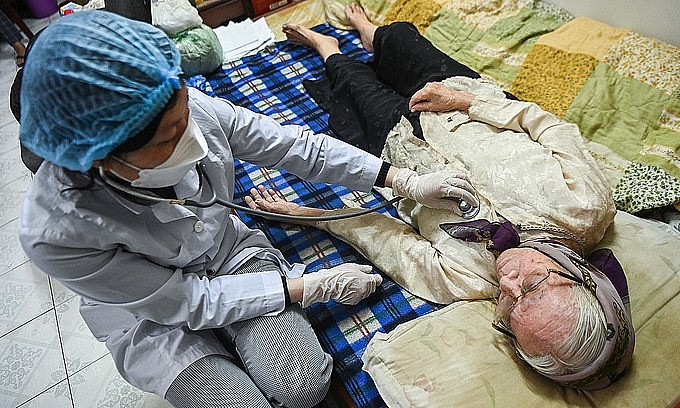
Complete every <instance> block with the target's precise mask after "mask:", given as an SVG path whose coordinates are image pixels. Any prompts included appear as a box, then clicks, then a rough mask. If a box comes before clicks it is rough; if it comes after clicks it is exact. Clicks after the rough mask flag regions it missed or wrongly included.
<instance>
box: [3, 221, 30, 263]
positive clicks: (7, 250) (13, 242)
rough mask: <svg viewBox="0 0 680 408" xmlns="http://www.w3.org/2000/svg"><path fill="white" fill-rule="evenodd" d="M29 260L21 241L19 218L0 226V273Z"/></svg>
mask: <svg viewBox="0 0 680 408" xmlns="http://www.w3.org/2000/svg"><path fill="white" fill-rule="evenodd" d="M26 261H28V257H27V256H26V254H25V253H24V250H23V249H22V248H21V244H20V243H19V237H18V234H17V220H13V221H11V222H9V223H7V224H3V225H2V226H0V275H3V274H5V273H7V272H8V271H11V270H12V269H14V268H16V267H18V266H19V265H22V264H24V263H26Z"/></svg>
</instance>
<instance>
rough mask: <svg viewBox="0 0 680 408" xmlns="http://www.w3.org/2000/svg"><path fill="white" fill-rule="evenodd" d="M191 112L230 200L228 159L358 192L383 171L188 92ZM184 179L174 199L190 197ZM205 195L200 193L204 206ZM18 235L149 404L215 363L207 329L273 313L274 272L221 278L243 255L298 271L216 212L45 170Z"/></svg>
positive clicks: (216, 181) (279, 298)
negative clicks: (75, 297)
mask: <svg viewBox="0 0 680 408" xmlns="http://www.w3.org/2000/svg"><path fill="white" fill-rule="evenodd" d="M189 107H190V109H191V115H192V118H193V119H194V121H195V122H196V123H197V124H198V126H199V127H200V129H201V131H202V132H203V134H204V135H205V137H206V139H207V142H208V146H209V147H210V152H209V153H208V156H207V157H206V158H205V159H203V161H202V162H203V163H204V164H205V170H206V173H207V175H208V177H210V179H211V180H212V186H213V188H214V190H215V192H216V193H217V195H218V196H219V197H223V198H226V199H228V200H231V199H232V196H233V189H234V166H233V157H238V158H239V159H242V160H245V161H248V162H251V163H254V164H257V165H259V166H263V167H271V168H284V169H286V170H288V171H290V172H291V173H294V174H296V175H298V176H300V177H301V178H303V179H306V180H312V181H326V182H334V183H339V184H343V185H345V186H347V187H349V188H351V189H357V190H363V191H368V190H369V189H370V188H371V187H372V185H373V183H374V182H375V179H376V176H377V173H378V171H379V169H380V166H381V164H382V161H381V160H380V159H378V158H377V157H374V156H370V155H368V154H366V153H365V152H363V151H361V150H359V149H356V148H354V147H352V146H349V145H347V144H345V143H342V142H340V141H339V140H336V139H334V138H332V137H329V136H326V135H313V134H312V133H311V132H310V131H309V130H305V129H303V128H302V127H299V126H292V125H291V126H281V125H279V124H278V123H277V122H276V121H274V120H273V119H271V118H268V117H266V116H262V115H258V114H255V113H253V112H251V111H248V110H246V109H242V108H239V107H237V106H234V105H233V104H231V103H229V102H228V101H225V100H222V99H217V98H211V97H209V96H207V95H204V94H202V93H200V92H198V91H196V90H193V89H191V90H190V92H189ZM330 152H332V154H331V153H330ZM191 176H192V175H191V174H190V175H188V176H187V177H185V179H183V180H182V181H181V182H180V183H179V184H178V186H176V187H175V190H176V191H180V190H188V189H189V187H188V184H189V179H190V178H191ZM194 176H195V175H194ZM209 194H210V193H209V191H208V189H205V188H204V191H203V198H204V199H205V198H207V197H206V196H209ZM19 234H20V240H21V243H22V246H23V248H24V250H25V251H26V253H27V254H28V256H29V257H30V259H31V260H32V261H33V262H34V263H35V265H37V266H38V267H39V268H40V269H42V270H43V271H44V272H45V273H47V274H48V275H50V276H52V277H54V278H56V279H58V280H59V281H60V282H61V283H63V284H64V285H65V286H66V287H68V288H69V289H71V290H73V291H74V292H76V293H77V294H79V295H80V296H81V299H82V301H81V314H82V316H83V318H84V320H85V322H86V323H87V324H88V326H89V328H90V330H91V331H92V333H93V334H94V335H95V336H96V338H97V339H98V340H100V341H104V342H106V345H107V347H108V349H109V350H110V351H111V355H112V356H113V359H114V361H115V363H116V366H117V367H118V370H119V371H120V372H121V374H122V376H123V377H124V378H125V379H126V380H127V381H129V382H130V383H131V384H133V385H134V386H136V387H138V388H140V389H142V390H144V391H149V392H153V393H156V394H158V395H165V392H166V390H167V388H168V386H169V385H170V384H171V383H172V381H173V380H174V379H175V377H176V376H177V375H178V374H179V372H180V371H181V370H183V369H184V368H186V367H187V366H188V365H190V364H191V363H192V362H194V361H196V360H197V359H199V358H201V357H203V356H206V355H209V354H224V348H223V347H222V346H221V345H220V344H219V342H218V341H217V340H216V339H215V337H214V336H213V334H212V332H211V331H210V330H207V329H212V328H218V327H223V326H225V325H229V324H230V323H232V322H235V321H240V320H244V319H248V318H251V317H255V316H260V315H271V314H277V313H280V312H281V311H282V310H283V308H284V295H283V287H282V283H281V278H280V273H279V272H277V271H265V272H261V273H255V274H244V275H232V276H229V275H227V276H223V275H222V274H225V273H226V274H229V273H230V272H231V271H233V270H234V269H235V268H237V267H238V266H239V265H241V264H243V263H244V262H245V261H246V260H248V259H249V258H252V257H259V258H264V259H270V260H273V261H275V262H276V263H278V264H279V265H280V266H281V270H282V271H283V272H284V273H285V274H286V275H287V276H290V277H297V276H300V275H301V274H302V272H303V270H304V265H301V264H293V265H291V264H289V263H288V262H286V260H285V259H284V258H283V256H282V254H281V253H280V252H279V251H278V250H276V249H274V248H272V246H271V244H270V243H269V242H268V240H267V239H266V237H265V236H264V234H262V233H261V232H260V231H257V230H252V229H250V228H248V227H247V226H246V225H245V224H243V223H242V222H241V221H240V220H239V218H238V217H236V216H233V215H230V214H229V211H228V210H227V209H225V208H224V207H222V206H220V205H216V206H213V207H210V208H204V209H203V208H191V207H183V206H178V205H172V204H165V203H161V204H154V205H150V206H147V205H142V204H139V203H135V202H133V201H131V200H129V199H127V198H126V197H124V196H122V195H121V194H119V193H117V192H115V191H113V190H112V189H111V188H109V187H107V186H104V185H102V183H101V182H100V180H99V179H98V178H96V179H94V181H92V179H91V178H90V177H89V175H87V174H81V173H72V172H65V171H64V170H63V169H62V168H60V167H58V166H55V165H53V164H51V163H44V164H43V165H42V166H41V167H40V169H39V170H38V172H37V173H36V175H35V178H34V180H33V182H32V184H31V186H30V188H29V191H28V193H27V196H26V199H25V202H24V205H23V208H22V213H21V218H20V222H19ZM216 274H219V275H221V276H218V277H215V278H212V279H209V277H212V276H214V275H216Z"/></svg>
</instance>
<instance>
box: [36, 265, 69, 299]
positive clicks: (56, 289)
mask: <svg viewBox="0 0 680 408" xmlns="http://www.w3.org/2000/svg"><path fill="white" fill-rule="evenodd" d="M33 267H34V268H35V269H38V268H37V267H35V266H33ZM49 280H50V286H51V287H52V299H53V300H54V305H55V306H58V305H60V304H61V303H64V302H67V301H69V300H70V299H71V298H73V297H75V296H76V294H75V293H73V292H71V290H70V289H68V288H66V287H65V286H64V285H62V284H61V283H60V282H59V281H58V280H56V279H54V278H49ZM78 299H80V298H78Z"/></svg>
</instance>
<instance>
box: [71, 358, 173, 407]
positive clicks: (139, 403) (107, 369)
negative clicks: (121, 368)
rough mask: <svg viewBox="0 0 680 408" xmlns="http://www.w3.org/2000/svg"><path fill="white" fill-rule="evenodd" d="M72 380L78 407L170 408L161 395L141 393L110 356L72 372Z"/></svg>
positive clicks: (72, 390) (74, 399) (72, 388)
mask: <svg viewBox="0 0 680 408" xmlns="http://www.w3.org/2000/svg"><path fill="white" fill-rule="evenodd" d="M70 381H71V392H72V395H73V406H74V407H75V408H89V407H113V406H116V407H122V406H124V407H131V408H171V405H170V404H169V403H168V402H166V401H165V400H163V399H162V398H160V397H158V396H156V395H153V394H148V393H145V392H142V391H140V390H138V389H136V388H134V387H133V386H131V385H130V384H128V383H127V382H125V380H123V378H122V377H120V374H118V371H117V370H116V367H115V365H114V364H113V360H112V359H111V357H110V356H106V357H103V358H101V359H100V360H98V361H97V362H95V363H94V364H92V365H91V366H89V367H87V368H85V369H84V370H82V371H79V372H77V373H76V374H74V375H72V376H71V377H70Z"/></svg>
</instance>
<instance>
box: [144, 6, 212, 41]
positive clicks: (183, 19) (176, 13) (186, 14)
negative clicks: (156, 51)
mask: <svg viewBox="0 0 680 408" xmlns="http://www.w3.org/2000/svg"><path fill="white" fill-rule="evenodd" d="M151 18H152V23H153V25H155V26H156V27H158V28H160V29H161V30H163V31H165V33H166V34H168V35H169V36H171V37H172V36H173V35H175V34H177V33H179V32H180V31H184V30H188V29H191V28H195V27H198V26H200V25H201V24H202V23H203V19H202V18H201V16H199V15H198V10H196V8H195V7H194V6H192V5H191V3H189V0H158V1H152V2H151Z"/></svg>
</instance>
